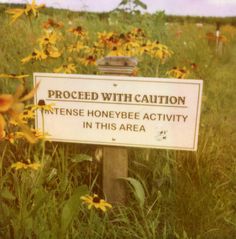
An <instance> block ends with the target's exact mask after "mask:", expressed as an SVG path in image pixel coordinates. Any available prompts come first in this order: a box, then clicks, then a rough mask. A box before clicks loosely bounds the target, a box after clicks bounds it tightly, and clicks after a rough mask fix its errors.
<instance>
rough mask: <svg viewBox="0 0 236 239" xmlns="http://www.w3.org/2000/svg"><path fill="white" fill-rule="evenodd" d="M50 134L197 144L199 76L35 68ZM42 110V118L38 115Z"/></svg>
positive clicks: (42, 125) (43, 122)
mask: <svg viewBox="0 0 236 239" xmlns="http://www.w3.org/2000/svg"><path fill="white" fill-rule="evenodd" d="M39 82H40V85H39V89H38V91H37V94H36V96H35V103H36V104H38V102H41V101H42V100H43V101H44V102H45V104H46V105H47V104H48V105H50V104H54V106H53V110H46V108H45V110H44V112H43V114H39V113H38V114H37V115H36V128H37V129H40V130H42V129H44V130H45V131H46V133H48V134H49V135H50V140H54V141H63V142H64V141H65V142H77V143H88V144H102V145H119V146H133V147H145V148H167V149H180V150H196V149H197V139H198V127H199V119H200V105H201V95H202V81H201V80H183V79H160V78H143V77H132V78H130V77H121V76H93V75H64V74H47V73H35V74H34V83H35V84H38V83H39ZM42 115H43V119H42Z"/></svg>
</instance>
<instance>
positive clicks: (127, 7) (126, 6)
mask: <svg viewBox="0 0 236 239" xmlns="http://www.w3.org/2000/svg"><path fill="white" fill-rule="evenodd" d="M116 9H118V10H124V11H125V12H129V13H140V10H141V9H143V10H146V9H147V5H146V4H145V3H143V2H142V1H140V0H122V1H121V2H120V3H119V5H118V7H117V8H116Z"/></svg>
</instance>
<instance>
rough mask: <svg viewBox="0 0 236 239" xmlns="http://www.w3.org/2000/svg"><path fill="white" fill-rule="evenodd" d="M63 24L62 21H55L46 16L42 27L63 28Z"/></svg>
mask: <svg viewBox="0 0 236 239" xmlns="http://www.w3.org/2000/svg"><path fill="white" fill-rule="evenodd" d="M63 27H64V24H63V22H56V21H54V20H53V19H51V18H48V20H47V21H46V22H44V23H43V28H44V29H49V28H63Z"/></svg>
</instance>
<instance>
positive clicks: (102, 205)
mask: <svg viewBox="0 0 236 239" xmlns="http://www.w3.org/2000/svg"><path fill="white" fill-rule="evenodd" d="M80 199H81V200H82V201H83V202H84V203H85V204H87V206H88V209H92V208H93V207H94V208H96V209H100V210H102V211H103V212H106V211H107V209H108V208H109V209H110V208H112V205H111V204H110V203H108V202H106V201H105V200H104V199H101V198H99V197H98V195H97V194H93V196H90V195H86V196H82V197H80Z"/></svg>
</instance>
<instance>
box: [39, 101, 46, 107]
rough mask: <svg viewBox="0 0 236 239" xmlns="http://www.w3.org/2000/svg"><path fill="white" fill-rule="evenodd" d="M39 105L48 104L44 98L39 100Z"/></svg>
mask: <svg viewBox="0 0 236 239" xmlns="http://www.w3.org/2000/svg"><path fill="white" fill-rule="evenodd" d="M38 105H39V106H43V105H46V104H45V101H44V100H39V101H38Z"/></svg>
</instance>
